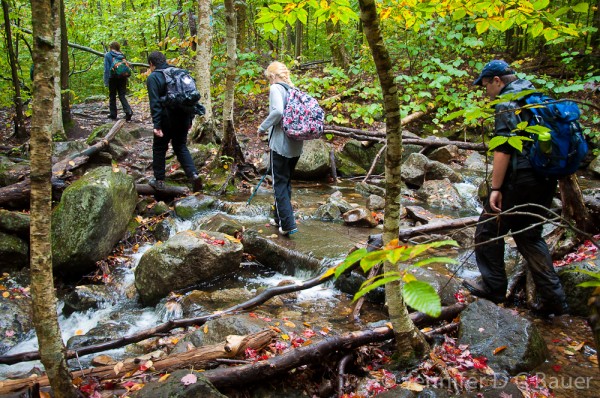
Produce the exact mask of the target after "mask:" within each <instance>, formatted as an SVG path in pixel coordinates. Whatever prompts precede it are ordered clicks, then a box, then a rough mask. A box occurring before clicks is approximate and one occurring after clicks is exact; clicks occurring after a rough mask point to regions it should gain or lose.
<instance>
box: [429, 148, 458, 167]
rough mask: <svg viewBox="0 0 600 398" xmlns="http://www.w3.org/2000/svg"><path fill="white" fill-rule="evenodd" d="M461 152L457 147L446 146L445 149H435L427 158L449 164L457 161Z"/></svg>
mask: <svg viewBox="0 0 600 398" xmlns="http://www.w3.org/2000/svg"><path fill="white" fill-rule="evenodd" d="M459 154H460V150H459V149H458V147H457V146H456V145H446V146H443V147H439V148H437V149H434V150H433V151H432V152H431V153H430V154H429V155H427V157H428V158H429V159H430V160H435V161H437V162H440V163H443V164H448V163H450V162H451V161H453V160H456V159H457V158H458V157H459Z"/></svg>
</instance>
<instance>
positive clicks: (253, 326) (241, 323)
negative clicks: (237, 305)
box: [190, 314, 270, 347]
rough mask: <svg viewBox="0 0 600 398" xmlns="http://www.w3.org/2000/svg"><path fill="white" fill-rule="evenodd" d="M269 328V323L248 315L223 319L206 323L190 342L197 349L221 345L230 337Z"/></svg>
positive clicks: (192, 336) (191, 337) (193, 335)
mask: <svg viewBox="0 0 600 398" xmlns="http://www.w3.org/2000/svg"><path fill="white" fill-rule="evenodd" d="M269 326H270V324H269V322H267V321H265V320H263V319H260V318H258V317H256V318H255V317H251V316H249V315H246V314H244V315H233V316H227V317H222V318H218V319H213V320H210V321H208V322H206V323H205V324H204V326H203V327H202V328H201V329H199V330H197V331H196V332H194V333H193V334H192V335H191V336H190V342H191V343H192V344H194V346H196V347H200V346H202V345H211V344H220V343H223V342H224V341H225V339H226V338H227V336H229V335H237V336H245V335H247V334H252V333H258V332H260V331H262V330H266V329H269ZM205 330H206V333H205Z"/></svg>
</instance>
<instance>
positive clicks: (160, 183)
mask: <svg viewBox="0 0 600 398" xmlns="http://www.w3.org/2000/svg"><path fill="white" fill-rule="evenodd" d="M148 185H150V186H151V187H152V188H154V189H156V190H157V191H164V189H165V188H166V185H165V181H164V180H157V179H156V178H152V179H151V180H150V181H149V182H148Z"/></svg>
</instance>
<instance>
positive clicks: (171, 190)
mask: <svg viewBox="0 0 600 398" xmlns="http://www.w3.org/2000/svg"><path fill="white" fill-rule="evenodd" d="M135 190H136V191H137V193H138V195H154V196H156V197H161V199H162V197H163V196H164V197H166V198H173V197H176V196H184V195H189V193H190V190H189V188H188V187H177V186H171V185H166V186H165V189H161V190H160V191H158V190H156V189H154V188H153V187H152V186H151V185H148V184H135Z"/></svg>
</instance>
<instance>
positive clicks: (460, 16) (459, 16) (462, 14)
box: [452, 8, 467, 21]
mask: <svg viewBox="0 0 600 398" xmlns="http://www.w3.org/2000/svg"><path fill="white" fill-rule="evenodd" d="M465 15H467V10H465V9H464V8H459V9H458V10H456V11H454V13H453V14H452V19H453V20H454V21H458V20H459V19H463V18H464V17H465Z"/></svg>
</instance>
